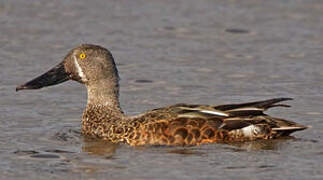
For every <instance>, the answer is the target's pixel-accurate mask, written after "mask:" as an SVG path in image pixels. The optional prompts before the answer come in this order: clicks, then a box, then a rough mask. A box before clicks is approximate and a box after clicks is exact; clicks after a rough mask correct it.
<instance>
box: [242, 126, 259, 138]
mask: <svg viewBox="0 0 323 180" xmlns="http://www.w3.org/2000/svg"><path fill="white" fill-rule="evenodd" d="M257 129H258V127H257V126H255V125H250V126H247V127H244V128H242V129H241V130H242V133H243V135H244V136H246V137H252V136H253V135H254V132H255V130H257Z"/></svg>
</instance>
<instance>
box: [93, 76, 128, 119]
mask: <svg viewBox="0 0 323 180" xmlns="http://www.w3.org/2000/svg"><path fill="white" fill-rule="evenodd" d="M87 94H88V102H87V104H88V106H104V107H106V108H109V109H110V110H113V111H118V112H120V113H122V110H121V107H120V103H119V83H118V80H115V81H106V80H101V81H97V82H95V83H92V84H90V85H88V86H87Z"/></svg>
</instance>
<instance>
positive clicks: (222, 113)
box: [200, 110, 229, 117]
mask: <svg viewBox="0 0 323 180" xmlns="http://www.w3.org/2000/svg"><path fill="white" fill-rule="evenodd" d="M200 112H202V113H207V114H214V115H217V116H224V117H229V114H226V113H224V112H220V111H210V110H200Z"/></svg>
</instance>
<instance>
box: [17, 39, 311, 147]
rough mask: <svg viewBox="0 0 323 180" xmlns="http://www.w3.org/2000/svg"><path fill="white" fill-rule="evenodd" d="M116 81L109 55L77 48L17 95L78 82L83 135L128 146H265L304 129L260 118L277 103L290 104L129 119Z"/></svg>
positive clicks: (180, 108) (195, 108)
mask: <svg viewBox="0 0 323 180" xmlns="http://www.w3.org/2000/svg"><path fill="white" fill-rule="evenodd" d="M119 79H120V78H119V73H118V69H117V66H116V63H115V61H114V58H113V56H112V54H111V52H110V51H109V50H108V49H106V48H104V47H102V46H99V45H94V44H82V45H79V46H77V47H75V48H73V49H72V50H70V51H69V52H68V54H67V55H66V56H65V57H64V59H63V61H62V62H60V63H59V64H58V65H56V66H55V67H53V68H52V69H50V70H49V71H48V72H46V73H44V74H42V75H40V76H38V77H36V78H34V79H32V80H30V81H28V82H26V83H24V84H22V85H19V86H17V87H16V91H20V90H32V89H41V88H44V87H48V86H53V85H56V84H60V83H63V82H65V81H68V80H74V81H77V82H79V83H81V84H83V85H85V86H86V88H87V98H88V99H87V105H86V108H85V110H84V111H83V116H82V133H83V135H84V136H89V137H95V138H99V139H102V140H107V141H110V142H112V143H126V144H129V145H130V146H142V145H166V146H195V145H201V144H206V143H227V142H228V143H229V142H244V141H256V140H269V139H276V138H280V137H285V136H290V134H291V133H293V132H296V131H301V130H304V129H306V128H308V126H304V125H301V124H298V123H296V122H293V121H289V120H285V119H282V118H276V117H272V116H269V115H267V114H265V111H266V110H268V109H270V108H274V107H290V106H289V105H287V104H282V103H281V102H284V101H287V100H292V99H291V98H273V99H268V100H262V101H254V102H247V103H241V104H225V105H205V104H184V103H179V104H174V105H169V106H166V107H161V108H156V109H152V110H148V111H146V112H144V113H140V114H138V115H132V116H129V115H126V114H125V113H124V112H123V110H122V108H121V106H120V103H119Z"/></svg>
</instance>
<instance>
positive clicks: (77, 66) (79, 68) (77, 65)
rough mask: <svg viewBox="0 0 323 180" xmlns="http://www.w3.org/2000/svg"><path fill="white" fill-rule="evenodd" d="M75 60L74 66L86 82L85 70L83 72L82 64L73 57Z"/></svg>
mask: <svg viewBox="0 0 323 180" xmlns="http://www.w3.org/2000/svg"><path fill="white" fill-rule="evenodd" d="M73 58H74V64H75V67H76V69H77V73H78V75H79V76H80V77H81V78H82V80H83V81H84V80H86V78H85V75H84V73H83V70H82V68H81V66H80V64H79V63H78V62H77V59H76V56H73Z"/></svg>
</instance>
